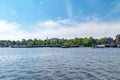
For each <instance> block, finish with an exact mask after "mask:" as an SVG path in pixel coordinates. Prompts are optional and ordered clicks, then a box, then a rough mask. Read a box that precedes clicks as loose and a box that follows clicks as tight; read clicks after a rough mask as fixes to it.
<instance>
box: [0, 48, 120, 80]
mask: <svg viewBox="0 0 120 80" xmlns="http://www.w3.org/2000/svg"><path fill="white" fill-rule="evenodd" d="M0 80H120V48H105V49H93V48H0Z"/></svg>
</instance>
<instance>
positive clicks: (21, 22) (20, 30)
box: [0, 0, 120, 40]
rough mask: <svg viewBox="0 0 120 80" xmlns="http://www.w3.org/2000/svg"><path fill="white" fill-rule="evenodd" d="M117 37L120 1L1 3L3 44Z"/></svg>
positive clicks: (8, 0) (20, 0) (18, 0)
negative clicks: (31, 40) (41, 40)
mask: <svg viewBox="0 0 120 80" xmlns="http://www.w3.org/2000/svg"><path fill="white" fill-rule="evenodd" d="M117 34H120V0H0V40H21V39H23V38H25V39H34V38H37V39H46V38H47V37H48V38H67V39H70V38H75V37H79V38H81V37H94V38H102V37H113V38H115V35H117Z"/></svg>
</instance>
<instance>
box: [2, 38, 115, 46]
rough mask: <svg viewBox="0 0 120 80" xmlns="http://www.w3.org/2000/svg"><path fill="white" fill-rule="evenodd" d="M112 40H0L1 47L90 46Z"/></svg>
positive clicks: (110, 42) (108, 42) (111, 40)
mask: <svg viewBox="0 0 120 80" xmlns="http://www.w3.org/2000/svg"><path fill="white" fill-rule="evenodd" d="M112 43H114V40H113V39H112V38H106V37H105V38H100V39H94V38H93V37H89V38H87V37H86V38H77V37H76V38H73V39H59V38H52V39H45V40H42V39H33V40H32V39H28V40H26V39H22V40H17V41H11V40H5V41H1V42H0V46H1V47H9V46H13V45H24V46H53V47H55V46H73V45H76V46H83V47H90V46H92V45H100V44H112Z"/></svg>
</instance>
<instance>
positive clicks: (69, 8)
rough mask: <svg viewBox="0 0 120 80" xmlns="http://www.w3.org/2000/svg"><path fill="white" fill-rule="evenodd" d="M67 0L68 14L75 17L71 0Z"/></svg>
mask: <svg viewBox="0 0 120 80" xmlns="http://www.w3.org/2000/svg"><path fill="white" fill-rule="evenodd" d="M65 1H66V9H67V15H68V17H69V18H72V17H73V10H72V5H71V3H70V0H65Z"/></svg>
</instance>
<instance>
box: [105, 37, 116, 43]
mask: <svg viewBox="0 0 120 80" xmlns="http://www.w3.org/2000/svg"><path fill="white" fill-rule="evenodd" d="M106 40H107V44H113V43H114V40H113V38H111V37H108V38H106Z"/></svg>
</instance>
